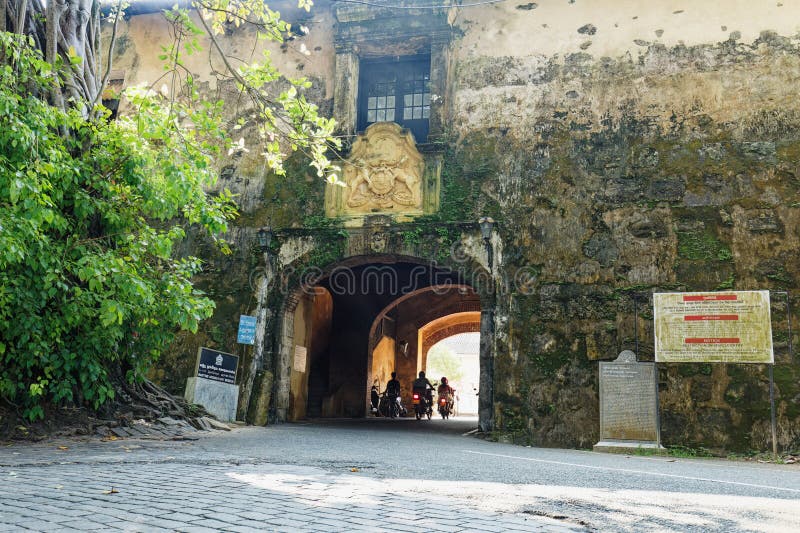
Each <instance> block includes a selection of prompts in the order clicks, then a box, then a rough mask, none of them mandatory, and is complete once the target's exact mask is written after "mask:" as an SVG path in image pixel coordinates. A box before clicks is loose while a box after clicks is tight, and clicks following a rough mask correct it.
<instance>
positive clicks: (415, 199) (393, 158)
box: [344, 122, 425, 212]
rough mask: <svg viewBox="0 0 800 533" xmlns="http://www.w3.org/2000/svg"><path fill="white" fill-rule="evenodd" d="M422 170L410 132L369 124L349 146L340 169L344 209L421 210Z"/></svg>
mask: <svg viewBox="0 0 800 533" xmlns="http://www.w3.org/2000/svg"><path fill="white" fill-rule="evenodd" d="M424 169H425V162H424V160H423V158H422V156H421V155H420V153H419V152H418V151H417V147H416V145H415V143H414V137H413V136H412V135H411V132H409V131H407V130H404V129H403V128H402V127H401V126H399V125H398V124H395V123H393V122H377V123H375V124H372V125H371V126H370V127H368V128H367V130H366V131H365V132H364V135H360V136H359V137H358V139H356V141H355V143H353V150H352V152H351V154H350V158H349V159H348V161H347V163H346V165H345V168H344V181H345V183H347V192H346V193H345V194H346V203H347V206H348V207H349V208H351V209H354V210H357V211H363V212H370V211H379V210H380V211H383V210H388V209H392V208H395V207H398V208H402V209H409V208H411V209H415V208H416V209H418V208H421V207H422V174H423V171H424Z"/></svg>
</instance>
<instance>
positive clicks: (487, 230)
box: [478, 217, 494, 241]
mask: <svg viewBox="0 0 800 533" xmlns="http://www.w3.org/2000/svg"><path fill="white" fill-rule="evenodd" d="M478 224H479V225H480V227H481V236H482V237H483V240H485V241H488V240H489V239H491V238H492V230H493V229H494V219H493V218H492V217H481V218H479V219H478Z"/></svg>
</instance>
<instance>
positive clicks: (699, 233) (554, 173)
mask: <svg viewBox="0 0 800 533" xmlns="http://www.w3.org/2000/svg"><path fill="white" fill-rule="evenodd" d="M363 9H368V7H363ZM155 17H157V16H156V15H147V16H141V17H134V18H132V19H131V20H130V21H128V23H127V25H126V27H125V29H124V31H123V33H122V35H123V37H124V41H123V42H124V43H125V44H124V48H123V50H122V51H123V53H122V56H121V57H120V58H119V59H118V60H117V61H116V62H115V63H116V67H117V68H125V69H127V72H128V75H127V76H126V82H127V83H128V84H131V83H132V82H135V81H142V80H147V81H150V82H152V81H153V80H155V79H156V76H157V75H159V68H160V67H159V66H158V65H157V64H156V59H155V58H156V56H157V55H158V53H159V52H158V50H157V49H156V47H155V43H157V42H159V39H158V38H156V37H154V36H155V35H163V34H164V33H163V32H165V31H166V29H167V28H166V26H164V25H163V24H162V25H160V26H159V25H158V24H156V23H154V22H153V21H154V20H155ZM448 20H449V22H450V24H451V27H452V36H453V37H452V40H451V42H450V44H449V45H448V47H447V53H446V58H447V61H446V62H445V63H446V64H444V65H440V64H437V63H435V64H434V66H433V68H446V69H447V72H446V74H447V80H446V90H445V92H444V94H442V95H438V96H441V98H442V108H441V109H442V117H441V124H442V131H441V132H440V135H439V138H441V139H443V140H444V142H443V144H442V145H440V147H439V148H440V149H441V151H442V153H443V163H442V169H441V198H440V200H441V203H440V208H439V211H438V212H437V213H436V214H433V215H427V216H424V217H421V218H419V219H417V221H416V222H414V223H411V224H394V225H392V226H391V227H390V228H389V229H388V230H387V235H388V237H387V242H386V243H385V249H384V253H395V254H403V255H408V256H414V257H427V258H431V259H435V260H436V261H438V262H439V263H441V264H445V265H446V264H452V265H453V266H459V265H462V263H459V262H458V261H453V260H452V258H451V257H450V250H451V249H452V245H453V243H455V242H458V241H461V240H464V250H466V253H467V255H468V256H470V257H471V258H472V260H474V261H475V262H476V264H482V265H483V266H484V267H485V266H487V257H486V256H485V255H484V251H483V250H484V248H483V242H482V241H481V240H480V237H479V235H478V232H477V228H476V227H474V226H472V227H470V226H467V225H465V223H474V221H476V220H477V218H478V216H481V215H490V216H492V217H493V218H494V219H495V220H497V222H498V224H497V235H496V236H495V238H494V241H493V245H494V251H495V257H494V266H495V268H494V272H493V279H494V282H495V284H496V286H497V287H499V288H500V289H501V290H500V291H499V292H498V294H497V295H496V298H494V299H487V300H486V301H487V302H493V305H494V315H493V320H494V329H495V333H496V336H495V338H494V340H493V347H494V351H495V359H494V398H495V426H496V428H497V429H498V430H501V431H514V432H517V433H527V434H529V435H530V436H531V437H532V439H533V441H534V442H536V443H538V444H546V445H562V446H579V447H588V446H590V445H592V444H593V443H594V442H596V440H597V437H598V430H599V426H598V400H597V394H598V390H597V363H596V361H597V360H599V359H608V358H613V357H615V356H616V355H617V354H618V353H619V351H621V350H622V349H625V348H631V349H632V348H635V347H636V341H637V339H636V338H635V335H634V332H635V331H637V332H638V351H639V354H640V356H641V357H642V358H645V359H646V358H648V357H650V358H652V346H653V340H652V326H651V323H652V322H651V318H652V317H651V315H650V313H651V302H650V299H649V297H648V295H649V294H650V293H652V292H653V291H656V290H660V291H670V290H714V289H732V288H735V289H774V290H787V289H788V290H789V291H794V290H796V288H797V284H798V275H800V259H798V254H797V252H796V251H797V249H798V244H800V243H798V240H799V239H800V230H798V228H800V225H798V222H800V220H798V219H799V217H800V209H798V208H799V207H800V195H799V193H798V189H800V102H798V100H797V98H796V93H797V87H798V81H800V80H799V79H798V78H800V35H799V34H798V22H797V21H798V20H800V6H798V5H797V4H796V3H794V2H789V1H785V2H783V3H776V2H774V1H773V2H766V1H763V2H752V1H750V2H744V1H740V0H732V1H729V2H725V4H724V5H721V4H720V3H719V2H717V1H714V0H694V1H692V2H689V1H681V0H671V1H666V2H658V3H653V2H637V1H626V2H620V1H612V0H604V1H593V2H585V1H582V0H578V1H576V2H566V1H563V2H562V1H559V2H556V1H554V0H542V1H540V2H523V1H520V2H503V3H500V4H495V5H490V6H484V7H474V8H463V9H452V10H450V13H449V17H448ZM304 23H305V24H306V25H308V26H310V28H311V34H310V35H309V36H307V37H302V38H300V39H298V40H296V41H293V42H292V43H290V45H291V46H289V47H288V48H285V49H283V50H282V49H281V48H280V47H276V49H275V50H274V51H273V58H274V59H276V60H277V62H278V66H279V67H280V68H282V69H284V71H285V72H287V73H289V74H293V75H296V74H297V73H302V74H304V75H308V76H310V77H311V79H312V81H313V82H314V86H313V87H312V89H311V91H310V93H309V96H310V98H312V99H314V100H315V101H317V102H318V103H319V104H320V105H321V106H322V107H323V109H330V110H333V109H334V108H337V106H338V104H336V103H335V102H334V95H335V93H336V90H335V89H336V88H335V87H334V86H333V84H334V80H338V83H355V81H354V80H347V79H342V77H341V76H338V73H337V72H335V68H334V65H335V64H336V61H335V57H334V46H333V39H334V35H335V34H336V19H335V16H334V14H333V13H332V11H331V6H330V5H329V4H327V3H325V2H319V3H318V5H317V7H316V8H315V9H314V10H313V11H312V16H311V17H310V18H308V19H305V22H304ZM225 39H226V43H227V44H226V46H229V47H230V49H231V50H237V51H241V50H244V49H245V48H244V42H245V41H244V36H240V35H238V34H234V35H233V36H228V37H226V38H225ZM301 42H305V43H306V46H307V48H308V49H309V50H312V51H313V53H312V55H311V56H310V58H305V56H302V54H299V53H298V52H296V51H295V50H294V48H293V47H294V46H299V44H300V43H301ZM248 50H249V49H248ZM370 53H374V50H372V51H371V52H370ZM390 54H391V51H387V55H390ZM301 65H302V67H301ZM192 67H193V68H195V69H196V70H197V72H199V73H206V74H204V77H203V79H204V80H205V81H207V83H208V86H207V89H208V91H209V93H210V94H216V92H215V91H222V92H221V93H220V94H223V95H226V96H227V97H228V98H233V93H232V92H231V91H230V90H228V89H226V87H225V85H224V84H219V83H217V82H216V81H214V80H213V79H212V78H211V77H210V76H209V75H208V62H207V61H202V60H200V59H198V60H197V62H196V63H193V64H192ZM344 94H352V91H350V92H348V91H344ZM339 107H341V106H339ZM345 107H346V106H345ZM437 120H438V119H437ZM244 134H245V135H247V134H248V132H247V131H245V132H244ZM220 168H221V184H222V185H224V186H227V187H229V188H231V189H233V190H234V192H237V193H240V194H241V196H240V202H241V208H242V217H241V218H240V220H239V221H238V222H237V225H236V226H235V227H234V228H233V229H232V231H231V236H230V237H231V240H232V241H233V243H234V245H235V254H234V256H233V257H227V258H222V257H218V256H216V255H214V254H213V253H212V252H210V251H208V250H206V249H203V248H202V247H199V248H198V246H199V245H194V249H195V250H198V249H199V251H200V252H201V253H203V254H204V255H205V256H206V257H207V258H208V260H209V268H208V269H207V272H206V274H205V275H204V278H203V283H202V285H203V287H205V288H206V289H207V290H209V292H210V294H211V295H212V296H213V297H214V298H215V299H216V301H217V303H218V308H217V312H216V314H215V317H214V318H213V319H212V320H211V321H210V322H209V324H208V325H207V327H206V328H205V329H204V331H203V332H201V333H200V334H199V335H198V336H193V337H190V338H189V337H187V338H184V339H183V340H182V341H181V342H179V343H178V344H176V347H175V350H174V351H173V353H172V355H171V356H170V357H169V358H167V359H166V361H165V366H167V367H169V368H170V369H171V370H170V372H168V373H167V374H168V375H165V376H164V379H165V380H167V383H168V384H169V385H170V386H172V387H173V388H175V389H180V388H181V387H182V379H183V378H185V377H186V376H187V375H188V373H189V372H190V367H191V365H192V364H193V361H194V353H195V351H196V347H197V345H199V344H204V345H209V346H228V347H230V346H233V345H234V341H235V327H236V323H235V321H236V317H238V314H239V313H245V312H252V310H253V307H254V306H255V302H254V297H253V288H252V284H251V283H249V282H248V279H249V278H251V277H252V272H253V271H254V270H255V271H258V268H259V265H261V264H262V263H261V261H263V258H262V256H260V255H259V254H257V253H255V252H254V249H253V244H254V241H255V231H256V230H257V228H258V227H260V226H263V225H265V223H266V221H267V220H270V221H271V223H272V225H273V227H276V228H281V229H282V230H283V233H282V237H281V247H280V250H278V249H277V248H276V252H277V251H280V256H279V259H278V263H279V264H280V265H282V266H283V267H289V266H291V267H292V268H296V267H302V266H318V267H320V268H324V267H326V266H328V265H331V264H333V263H335V262H337V261H339V260H341V259H342V258H344V257H346V256H351V255H360V254H363V253H369V248H368V246H367V245H362V244H360V243H362V241H360V240H359V239H362V236H361V234H359V233H358V231H359V230H353V229H344V228H343V227H342V226H341V225H340V224H339V223H338V222H337V221H336V220H330V219H326V218H325V217H324V186H323V184H322V183H320V182H319V180H318V178H316V177H315V176H314V175H313V173H311V172H309V171H307V170H305V169H304V167H303V166H302V161H300V160H299V159H295V160H292V161H290V163H289V165H288V175H287V177H285V178H277V177H275V176H273V175H271V174H269V173H267V172H265V171H264V168H263V165H262V164H261V163H260V162H259V161H258V158H257V156H256V155H255V154H244V155H242V156H240V157H238V158H237V157H233V158H231V159H230V160H229V161H222V162H221V163H220ZM289 277H290V279H293V280H294V282H296V281H297V280H296V279H294V278H291V276H289ZM289 285H291V283H289ZM277 292H280V291H274V292H273V293H272V294H271V296H270V298H271V300H270V301H271V302H272V304H273V306H274V310H273V311H272V316H273V319H272V321H271V322H270V328H272V331H273V333H272V334H271V336H270V339H271V340H269V341H268V343H270V345H269V347H268V348H267V351H270V350H274V349H275V346H274V343H275V342H276V340H275V339H277V338H278V337H279V335H278V332H277V331H276V330H277V328H278V327H279V324H278V321H277V319H275V318H274V317H275V315H276V313H277V309H278V306H279V305H281V303H282V302H283V301H284V300H285V295H286V294H288V292H286V291H284V292H283V293H282V294H283V295H281V294H277ZM289 292H290V291H289ZM782 298H783V297H782V296H777V295H776V296H775V297H774V298H773V328H774V337H775V341H776V344H775V347H776V350H775V351H776V363H777V364H776V367H775V380H776V392H777V394H776V397H777V404H778V415H779V418H778V421H779V439H780V444H781V446H783V447H785V446H795V447H797V446H798V445H800V364H799V363H798V362H797V359H796V358H795V360H794V361H792V360H790V359H789V355H788V340H789V338H788V334H787V332H786V328H785V324H786V314H785V306H784V304H783V300H782ZM795 303H798V302H795ZM634 307H636V308H637V310H638V312H637V313H636V315H638V323H637V324H636V327H634V315H635V313H634ZM795 307H797V306H796V305H795ZM251 314H252V313H251ZM794 340H795V344H797V340H798V339H797V338H795V339H794ZM244 355H245V358H244V359H245V360H244V361H242V364H243V367H242V368H246V367H247V365H248V364H249V363H248V362H247V357H248V355H247V354H244ZM659 374H660V378H659V382H660V397H661V408H662V425H663V432H662V433H663V438H664V440H665V442H666V443H668V444H678V443H680V444H685V445H695V446H696V445H703V446H709V447H720V448H727V449H765V448H767V447H768V444H767V443H768V440H767V439H768V438H769V403H768V401H769V395H768V390H767V381H766V369H765V368H764V367H761V366H743V365H740V366H737V365H660V372H659Z"/></svg>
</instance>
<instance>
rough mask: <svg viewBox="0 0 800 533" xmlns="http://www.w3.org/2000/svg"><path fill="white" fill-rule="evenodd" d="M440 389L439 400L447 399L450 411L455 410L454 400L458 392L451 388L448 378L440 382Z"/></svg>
mask: <svg viewBox="0 0 800 533" xmlns="http://www.w3.org/2000/svg"><path fill="white" fill-rule="evenodd" d="M439 383H440V384H439V388H438V390H437V392H438V393H439V398H443V397H444V398H447V405H448V407H449V408H450V410H451V411H452V410H453V398H454V395H455V393H456V390H455V389H454V388H453V387H451V386H450V384H449V383H448V381H447V378H446V377H444V376H442V379H441V380H440V382H439Z"/></svg>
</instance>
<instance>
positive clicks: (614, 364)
mask: <svg viewBox="0 0 800 533" xmlns="http://www.w3.org/2000/svg"><path fill="white" fill-rule="evenodd" d="M655 371H656V367H655V363H639V362H637V361H636V354H634V353H633V352H631V351H630V350H625V351H624V352H622V353H621V354H619V357H617V359H616V360H614V361H604V362H601V363H600V440H601V442H600V443H598V446H599V445H601V444H604V441H635V442H640V443H651V445H655V444H656V443H657V442H658V441H659V435H658V411H657V406H656V402H657V399H656V382H655ZM606 446H608V444H607V443H606ZM623 447H624V446H623ZM629 447H635V445H634V446H629Z"/></svg>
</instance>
